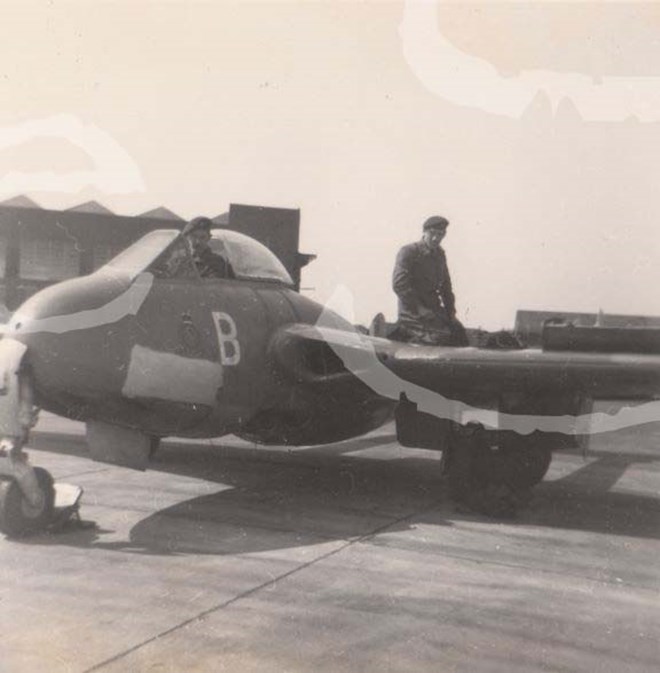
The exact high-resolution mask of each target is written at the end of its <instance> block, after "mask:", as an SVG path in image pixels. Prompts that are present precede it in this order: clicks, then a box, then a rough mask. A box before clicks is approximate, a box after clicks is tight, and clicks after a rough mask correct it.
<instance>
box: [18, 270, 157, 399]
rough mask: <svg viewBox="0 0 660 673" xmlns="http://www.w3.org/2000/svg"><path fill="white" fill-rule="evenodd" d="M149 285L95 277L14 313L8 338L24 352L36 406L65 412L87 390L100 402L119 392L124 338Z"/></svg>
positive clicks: (45, 294)
mask: <svg viewBox="0 0 660 673" xmlns="http://www.w3.org/2000/svg"><path fill="white" fill-rule="evenodd" d="M152 281H153V276H152V275H151V274H143V275H141V276H138V277H137V278H135V279H134V280H132V281H131V280H130V279H129V278H126V277H123V276H118V275H114V274H106V273H97V274H93V275H92V276H86V277H83V278H75V279H72V280H69V281H65V282H63V283H59V284H58V285H54V286H51V287H49V288H46V289H44V290H42V291H41V292H38V293H37V294H35V295H34V296H32V297H31V298H30V299H28V300H27V301H26V302H25V303H24V304H23V305H22V306H21V307H20V308H19V309H18V310H17V311H16V313H15V314H14V316H13V318H12V320H11V322H10V324H9V329H8V331H7V334H6V336H7V337H9V338H10V339H14V340H16V341H19V342H21V343H23V344H24V345H25V346H27V352H26V355H25V358H26V362H27V364H28V366H29V371H30V373H31V377H32V382H33V385H34V390H35V395H36V399H37V404H38V405H39V406H46V407H47V408H55V407H57V408H64V407H62V405H66V404H73V402H72V401H71V400H76V399H77V400H84V399H85V395H86V394H87V393H88V392H89V391H90V389H93V390H94V391H95V392H96V393H97V394H98V395H101V396H103V395H108V394H110V393H112V392H113V391H118V390H120V389H121V385H122V381H123V378H124V377H125V371H124V367H125V364H126V362H127V361H128V357H129V350H128V334H129V331H130V330H131V329H132V327H131V325H132V324H133V322H134V320H133V318H134V316H135V314H136V313H137V312H138V311H139V309H140V307H141V306H142V303H143V302H144V300H145V299H146V297H147V295H148V293H149V290H150V288H151V283H152ZM57 405H59V406H57ZM71 408H73V407H71Z"/></svg>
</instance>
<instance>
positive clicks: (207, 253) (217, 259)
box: [193, 248, 236, 278]
mask: <svg viewBox="0 0 660 673" xmlns="http://www.w3.org/2000/svg"><path fill="white" fill-rule="evenodd" d="M193 259H194V261H195V266H196V267H197V270H198V271H199V275H200V276H201V277H202V278H236V275H235V274H234V269H232V266H231V264H230V263H229V262H228V261H227V260H226V259H225V258H224V257H222V256H221V255H218V254H217V253H215V252H213V251H212V250H211V249H210V248H204V249H203V250H202V251H201V252H200V253H199V254H197V255H195V256H194V257H193Z"/></svg>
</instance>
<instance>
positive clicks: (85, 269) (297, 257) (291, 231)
mask: <svg viewBox="0 0 660 673" xmlns="http://www.w3.org/2000/svg"><path fill="white" fill-rule="evenodd" d="M212 220H213V222H214V224H215V225H216V226H217V227H219V228H220V227H224V228H227V229H232V230H235V231H240V232H243V233H245V234H247V235H249V236H252V237H253V238H256V239H257V240H259V241H261V242H262V243H264V244H265V245H266V246H267V247H269V248H270V249H271V250H272V251H273V252H274V253H275V254H276V255H277V256H278V257H279V258H280V260H281V261H282V263H283V264H284V266H285V267H286V268H287V270H288V271H289V273H290V274H291V277H292V278H293V279H294V282H295V284H296V288H297V289H299V287H300V270H301V269H302V267H303V266H305V265H306V264H308V263H309V262H310V261H311V260H312V259H314V257H315V256H314V255H306V254H303V253H301V252H300V251H299V250H298V245H299V232H300V211H299V210H293V209H287V208H269V207H264V206H249V205H240V204H231V206H230V208H229V211H228V212H225V213H222V214H220V215H218V216H216V217H214V218H212ZM184 224H185V220H184V219H183V218H181V217H180V216H179V215H177V214H176V213H173V212H172V211H170V210H168V209H167V208H163V207H160V208H156V209H154V210H150V211H148V212H146V213H142V214H141V215H136V216H128V215H116V214H115V213H113V212H111V211H110V210H108V209H107V208H106V207H104V206H103V205H101V204H100V203H97V202H95V201H89V202H87V203H83V204H80V205H78V206H75V207H73V208H69V209H68V210H48V209H46V208H41V207H40V206H39V205H38V204H37V203H35V202H34V201H32V200H31V199H29V198H28V197H26V196H17V197H15V198H13V199H9V200H8V201H4V202H2V203H0V308H2V307H4V309H6V311H4V312H5V313H6V312H7V311H8V312H11V311H13V310H15V309H16V308H17V307H18V306H19V305H20V304H21V303H22V302H23V301H25V299H27V298H28V297H29V296H30V295H32V294H34V293H35V292H36V291H37V290H40V289H41V288H43V287H45V286H47V285H50V284H52V283H55V282H58V281H61V280H65V279H67V278H72V277H74V276H81V275H85V274H87V273H91V272H92V271H94V270H96V269H98V268H99V267H100V266H102V265H103V264H104V263H105V262H107V261H108V260H110V259H111V258H112V257H114V256H115V255H116V254H117V253H118V252H120V251H121V250H123V249H124V248H125V247H126V246H128V245H130V244H131V243H133V242H134V241H136V240H137V239H138V238H140V236H143V235H144V234H146V233H147V232H149V231H152V230H153V229H171V228H177V229H181V228H182V227H183V226H184ZM4 309H3V310H4ZM2 318H3V316H0V320H1V319H2Z"/></svg>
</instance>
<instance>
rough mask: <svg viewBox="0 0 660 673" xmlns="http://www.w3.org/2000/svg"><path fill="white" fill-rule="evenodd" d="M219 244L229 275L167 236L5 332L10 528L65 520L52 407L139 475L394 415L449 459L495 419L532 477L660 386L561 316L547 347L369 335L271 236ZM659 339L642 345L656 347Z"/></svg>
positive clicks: (72, 285) (412, 437)
mask: <svg viewBox="0 0 660 673" xmlns="http://www.w3.org/2000/svg"><path fill="white" fill-rule="evenodd" d="M210 245H211V247H212V249H213V250H215V251H216V252H217V253H219V254H222V255H223V256H225V258H226V259H227V260H228V261H229V262H230V266H231V268H232V269H233V273H232V277H231V278H202V277H200V276H199V274H198V272H197V270H196V267H195V264H194V261H193V259H192V257H191V256H190V252H189V250H188V246H187V245H186V242H185V239H184V238H183V237H182V236H181V234H180V233H179V232H178V231H176V230H157V231H153V232H151V233H149V234H147V235H145V236H144V237H143V238H141V239H140V240H139V241H137V242H136V243H135V244H133V245H132V246H130V247H129V248H127V249H126V250H125V251H123V252H122V253H120V254H119V255H118V256H117V257H116V258H114V259H113V260H111V261H110V262H109V263H107V264H106V265H105V266H103V267H102V268H100V269H99V270H98V271H96V272H95V273H93V274H91V275H89V276H85V277H81V278H75V279H71V280H67V281H64V282H62V283H59V284H57V285H53V286H51V287H48V288H46V289H44V290H42V291H41V292H39V293H37V294H36V295H34V296H32V297H31V298H30V299H28V300H27V301H26V302H25V303H24V304H23V305H22V306H21V307H20V308H19V309H18V310H17V311H16V313H15V314H14V315H13V317H12V319H11V322H10V324H9V326H8V329H7V332H6V334H5V336H4V338H3V339H2V340H1V341H0V375H1V378H0V437H2V438H3V439H2V445H0V530H1V531H2V532H4V533H5V534H7V535H19V534H23V533H25V532H30V531H35V530H38V529H40V528H42V527H44V526H46V525H48V523H49V521H50V519H51V516H52V512H53V503H54V491H55V489H54V485H53V480H52V478H51V476H50V475H49V474H48V473H47V472H46V471H45V470H43V469H42V468H39V467H33V466H32V465H31V464H30V462H29V460H28V459H27V455H26V453H25V452H24V450H23V447H24V446H25V443H26V441H27V438H28V434H29V431H30V428H31V427H32V426H33V424H34V421H35V410H38V409H46V410H48V411H51V412H54V413H56V414H59V415H62V416H65V417H67V418H71V419H75V420H80V421H84V422H85V423H86V428H87V441H88V445H89V450H90V455H91V457H92V458H93V459H95V460H100V461H105V462H110V463H114V464H118V465H124V466H128V467H133V468H137V469H145V468H146V467H147V465H148V462H149V458H150V456H151V455H152V454H153V452H154V450H155V449H156V448H157V446H158V442H159V441H160V439H161V438H163V437H166V436H179V437H193V438H194V437H197V438H201V437H218V436H221V435H225V434H229V433H233V434H237V435H239V436H242V437H245V438H249V439H251V440H253V441H255V442H260V443H264V444H288V445H313V444H323V443H329V442H336V441H341V440H344V439H348V438H351V437H355V436H358V435H361V434H364V433H366V432H368V431H370V430H372V429H375V428H377V427H378V426H380V425H382V424H383V423H385V422H387V421H388V420H390V419H391V418H392V417H393V416H395V417H396V423H397V434H398V437H399V440H400V441H401V443H403V444H404V445H407V446H419V447H425V448H433V449H438V450H443V451H446V452H447V454H448V455H451V453H452V451H453V450H454V448H453V447H454V443H453V441H452V437H453V436H454V435H453V432H454V430H455V429H456V428H458V427H463V426H466V427H468V428H472V429H474V428H477V429H480V430H483V432H480V433H478V434H479V437H480V440H479V441H480V442H482V443H483V442H484V441H485V444H484V445H485V446H486V447H487V449H488V450H487V451H486V453H488V454H489V455H488V456H487V460H486V461H485V462H483V464H482V470H483V469H484V466H491V465H492V461H493V455H496V456H497V461H499V462H498V464H499V465H500V467H501V466H504V470H505V472H507V471H508V472H509V473H510V474H511V476H512V477H515V478H516V479H518V480H519V481H522V482H524V483H527V484H530V485H531V484H533V483H536V482H537V481H539V480H540V479H542V478H543V476H544V474H545V471H546V470H547V468H548V465H549V463H550V459H551V453H552V451H553V450H554V449H557V448H562V447H564V446H566V445H567V444H570V443H571V442H574V440H575V438H576V437H579V436H580V435H584V434H587V433H588V432H589V431H590V428H589V427H588V423H587V422H586V421H585V419H589V420H593V418H591V417H590V416H589V415H588V414H586V415H585V413H586V412H588V408H589V403H590V401H591V400H593V399H597V398H599V397H605V398H612V397H617V398H628V397H629V398H634V399H642V400H654V399H656V397H658V395H659V394H660V355H657V354H654V353H649V352H630V353H624V354H621V353H616V354H613V353H607V352H602V351H603V350H608V348H602V347H600V348H598V349H596V350H599V351H601V352H589V350H590V346H589V344H587V345H586V346H584V347H582V346H580V347H579V348H578V349H577V351H576V349H575V348H574V347H573V346H572V345H571V343H572V342H571V339H573V340H574V339H575V335H576V332H575V331H574V330H570V329H568V328H562V327H557V328H556V329H555V331H554V332H553V334H554V335H555V336H554V337H553V338H554V340H555V342H556V343H555V345H554V346H553V347H552V348H548V349H546V350H533V349H522V350H521V349H510V350H493V349H489V348H475V347H463V348H447V347H433V346H421V345H414V344H404V343H398V342H396V341H391V340H388V339H385V338H381V337H376V336H370V335H365V334H363V333H362V332H360V331H357V330H356V329H355V328H354V327H353V326H352V325H351V324H350V323H349V322H347V321H346V320H343V319H342V318H340V317H339V316H338V315H337V314H336V313H333V312H332V311H330V310H329V309H326V308H325V307H323V306H322V305H320V304H318V303H316V302H314V301H312V300H310V299H309V298H307V297H305V296H303V295H301V294H299V293H298V292H296V291H295V290H294V289H293V283H292V280H291V278H290V276H289V274H288V273H287V271H286V269H285V268H284V266H283V265H282V264H281V263H280V261H279V260H278V259H277V257H276V256H275V255H274V254H273V253H272V252H271V251H270V250H268V249H267V248H266V247H265V246H263V245H262V244H260V243H258V242H257V241H255V240H253V239H251V238H249V237H247V236H245V235H242V234H240V233H237V232H233V231H229V230H216V231H214V232H213V237H212V239H211V242H210ZM562 329H563V330H564V332H562ZM557 335H558V336H557ZM566 335H568V336H566ZM598 339H601V340H602V336H599V338H598ZM598 339H596V342H597V343H596V345H598V344H599V343H600V341H599V340H598ZM606 342H607V340H606ZM557 344H558V345H557ZM624 346H625V344H624ZM643 346H644V347H643V348H638V347H635V348H632V350H637V351H648V350H653V348H651V349H649V348H648V344H643ZM591 350H593V349H591ZM610 350H611V349H610ZM624 350H625V348H624ZM647 411H648V410H647ZM652 411H653V413H657V409H655V410H652ZM596 420H598V419H596ZM602 420H603V419H600V421H601V422H602ZM606 420H607V419H606ZM484 437H485V438H486V439H485V440H484ZM477 463H479V461H477ZM477 467H478V465H477ZM488 469H490V467H488Z"/></svg>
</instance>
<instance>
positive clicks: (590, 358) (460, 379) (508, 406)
mask: <svg viewBox="0 0 660 673" xmlns="http://www.w3.org/2000/svg"><path fill="white" fill-rule="evenodd" d="M273 348H274V352H275V354H276V356H277V358H278V360H279V361H280V363H281V364H282V365H283V366H284V367H285V368H287V369H288V371H289V372H290V373H292V375H294V376H296V377H297V378H298V379H299V380H306V381H318V382H319V383H321V382H324V381H328V380H329V379H332V378H333V377H339V376H347V375H349V373H350V374H351V375H353V376H356V377H357V378H359V379H360V380H361V381H363V382H364V383H365V384H367V385H368V386H369V387H370V388H371V389H372V390H373V391H374V392H375V393H377V394H378V395H381V396H383V397H389V398H391V399H393V400H398V399H401V396H402V394H404V395H405V397H406V398H407V399H408V400H410V401H412V402H414V403H415V404H418V405H419V408H420V410H421V411H425V412H427V413H431V414H433V415H437V416H441V417H444V418H451V419H452V420H457V421H459V422H468V421H469V420H478V421H482V422H485V423H486V424H487V425H491V426H496V427H500V428H502V427H510V428H511V429H516V430H517V431H521V432H532V431H534V430H543V431H550V432H557V431H559V432H567V433H569V434H579V431H580V427H576V424H575V417H576V416H578V415H579V414H581V413H583V412H584V410H585V409H588V408H589V405H588V403H589V402H590V401H591V400H593V399H631V400H657V399H659V398H660V355H655V354H649V353H589V352H572V351H568V352H567V351H543V350H540V349H518V350H490V349H482V348H476V347H465V348H450V347H440V346H422V345H415V344H404V343H399V342H394V341H389V340H387V339H382V338H377V337H372V336H369V335H365V334H361V333H359V332H357V331H353V332H351V331H347V330H346V329H344V328H340V329H337V328H335V327H322V326H311V325H292V326H288V327H286V328H284V329H283V330H282V331H281V332H280V333H279V334H278V335H277V336H276V338H275V341H274V343H273ZM483 410H490V411H491V414H490V416H489V415H488V414H486V415H483V414H482V415H481V416H480V415H479V413H478V412H479V411H483ZM493 410H497V411H498V412H502V411H504V412H508V413H509V415H511V416H514V415H515V414H517V415H518V416H519V418H518V420H516V419H515V418H514V419H509V420H511V423H507V418H506V417H504V416H503V415H502V413H498V415H497V420H493V415H492V411H493ZM538 415H543V416H546V417H550V418H546V419H542V420H541V421H540V422H538V419H537V418H536V416H538ZM566 415H568V417H567V416H566ZM624 415H625V410H624ZM532 416H534V418H532ZM601 416H602V415H601ZM568 418H570V421H569V420H567V419H568ZM640 418H641V419H643V420H642V421H641V422H649V421H654V420H658V419H660V402H658V403H652V404H651V405H650V406H649V405H647V406H645V407H644V408H643V409H641V410H640V413H639V414H637V421H639V419H640ZM503 420H504V424H503ZM593 420H594V419H593V418H592V419H590V422H591V423H592V424H593ZM601 420H602V419H601ZM518 421H521V422H523V424H524V426H525V427H524V428H523V429H522V430H520V429H519V426H520V425H521V423H519V422H518ZM625 422H626V420H625V419H621V418H619V421H618V423H619V425H617V423H614V425H615V426H616V427H608V428H607V429H617V427H621V425H620V423H625ZM530 424H531V425H530ZM601 425H602V423H601ZM605 425H606V426H607V425H608V424H607V423H605ZM603 427H604V426H603Z"/></svg>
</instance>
